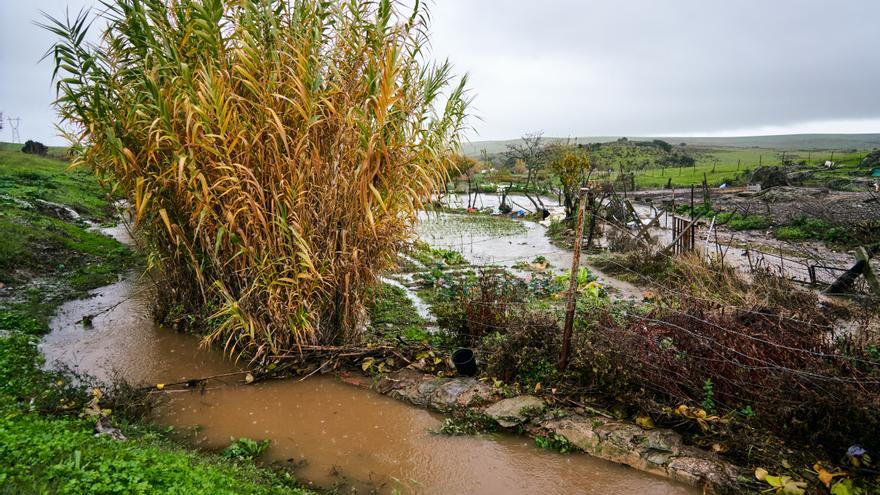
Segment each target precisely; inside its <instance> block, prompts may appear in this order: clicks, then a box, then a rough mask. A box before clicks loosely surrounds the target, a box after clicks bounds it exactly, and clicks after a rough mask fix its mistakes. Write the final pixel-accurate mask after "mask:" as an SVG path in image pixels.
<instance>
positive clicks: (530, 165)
mask: <svg viewBox="0 0 880 495" xmlns="http://www.w3.org/2000/svg"><path fill="white" fill-rule="evenodd" d="M520 141H521V143H516V144H508V145H507V151H506V152H505V154H506V155H507V156H508V157H509V158H512V159H514V160H522V162H523V163H524V164H525V166H526V170H527V174H526V183H525V186H523V194H525V196H526V197H527V198H528V199H529V201H531V202H532V205H533V206H534V207H535V211H536V212H539V213H540V212H544V211H546V210H547V208H545V207H544V202H543V201H541V195H540V194H535V195H534V197H532V194H530V191H531V187H532V185H534V186H535V188H537V185H538V170H539V169H540V168H541V167H542V166H543V165H544V162H545V161H546V158H547V156H546V155H547V143H545V142H544V131H537V132H529V133H526V134H523V136H522V138H521V139H520Z"/></svg>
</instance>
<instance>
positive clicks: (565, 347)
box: [559, 187, 587, 373]
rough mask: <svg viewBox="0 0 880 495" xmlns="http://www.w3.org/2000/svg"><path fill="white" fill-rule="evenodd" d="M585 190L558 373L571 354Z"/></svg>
mask: <svg viewBox="0 0 880 495" xmlns="http://www.w3.org/2000/svg"><path fill="white" fill-rule="evenodd" d="M586 192H587V189H586V188H584V187H582V188H581V190H580V193H579V194H578V198H579V205H578V214H577V225H576V226H575V229H574V232H575V234H574V253H572V259H571V278H570V280H569V281H568V303H567V304H566V307H565V326H564V327H563V330H562V356H560V358H559V372H560V373H562V372H564V371H565V368H567V367H568V355H569V353H570V352H571V331H572V327H573V326H574V311H575V307H576V303H577V289H578V280H577V279H578V270H579V269H580V264H581V239H582V238H583V236H584V210H586V208H587V201H586V197H585V196H586Z"/></svg>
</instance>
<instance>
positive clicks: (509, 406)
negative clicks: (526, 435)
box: [485, 395, 544, 428]
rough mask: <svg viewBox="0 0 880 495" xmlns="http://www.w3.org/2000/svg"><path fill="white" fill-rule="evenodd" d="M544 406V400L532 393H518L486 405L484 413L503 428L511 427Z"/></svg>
mask: <svg viewBox="0 0 880 495" xmlns="http://www.w3.org/2000/svg"><path fill="white" fill-rule="evenodd" d="M543 408H544V401H543V400H541V399H539V398H537V397H535V396H533V395H520V396H518V397H513V398H510V399H504V400H500V401H498V402H496V403H494V404H492V405H491V406H489V407H487V408H486V410H485V413H486V415H487V416H489V417H490V418H492V419H494V420H495V421H497V422H498V424H499V425H501V426H503V427H505V428H511V427H513V426H516V425H518V424H521V423H523V422H525V421H526V420H528V419H529V413H530V412H531V413H534V412H535V411H539V410H541V409H543Z"/></svg>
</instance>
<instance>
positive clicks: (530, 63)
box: [0, 0, 880, 143]
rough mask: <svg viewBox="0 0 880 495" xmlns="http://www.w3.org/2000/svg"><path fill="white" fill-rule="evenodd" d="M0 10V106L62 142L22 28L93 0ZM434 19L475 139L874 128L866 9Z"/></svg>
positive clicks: (677, 5) (689, 1) (488, 5)
mask: <svg viewBox="0 0 880 495" xmlns="http://www.w3.org/2000/svg"><path fill="white" fill-rule="evenodd" d="M0 2H2V6H0V110H2V111H4V112H5V113H6V114H7V115H12V116H21V117H22V119H23V122H22V138H24V139H27V138H28V137H34V138H37V139H42V140H44V141H45V142H53V143H57V142H60V140H59V139H58V138H54V137H53V135H54V131H53V129H52V124H53V122H54V119H55V117H54V113H53V112H52V110H51V108H50V102H51V99H52V97H53V90H52V88H51V86H50V83H49V78H50V75H51V64H49V63H43V64H37V60H38V59H39V58H40V56H41V55H42V54H43V52H44V51H45V49H46V48H47V46H48V45H49V43H50V42H51V39H50V37H49V36H48V35H47V34H46V33H44V32H43V31H42V30H40V29H39V28H37V27H36V26H34V25H33V24H32V21H33V20H37V19H39V17H40V15H39V10H41V9H42V10H45V11H48V12H50V13H53V14H55V15H62V14H63V12H64V9H65V6H66V5H67V4H70V7H69V8H70V10H71V11H74V12H75V11H77V10H78V9H79V8H80V7H81V6H83V5H91V4H93V3H94V2H93V1H92V0H69V1H66V0H37V1H30V2H18V1H12V0H0ZM432 19H433V29H432V30H433V32H434V37H433V43H432V47H433V54H434V55H435V56H436V57H437V58H445V57H449V58H450V59H451V60H452V61H453V63H455V65H456V67H457V68H458V69H459V70H460V71H468V72H470V74H471V87H472V89H473V91H474V93H475V95H476V99H475V107H476V111H477V113H478V114H479V115H480V117H482V121H476V122H474V124H475V127H476V128H477V130H478V131H479V134H480V137H481V138H486V139H500V138H510V137H514V136H516V135H518V134H520V133H522V132H523V131H527V130H532V129H544V130H545V131H546V132H547V133H548V134H550V135H598V134H604V135H621V134H622V135H640V134H641V135H650V134H655V135H670V134H678V133H688V134H700V133H718V132H722V131H726V130H735V129H761V128H765V127H772V128H774V129H786V128H792V129H797V128H798V126H800V125H805V124H807V123H816V122H819V123H820V124H817V125H825V127H822V129H823V130H824V131H826V132H835V131H838V130H842V129H843V127H840V126H839V125H838V124H836V123H835V122H836V121H838V120H841V121H843V120H845V121H857V122H861V121H860V120H859V119H865V120H864V123H862V124H857V125H856V128H858V129H859V130H862V131H864V132H872V131H873V132H877V131H880V127H871V126H880V98H878V97H877V96H876V91H877V88H878V87H880V49H878V47H880V30H878V29H877V27H876V25H877V19H880V2H878V1H876V0H838V1H831V0H828V1H820V0H763V1H759V0H736V1H732V0H668V1H660V0H601V1H600V0H590V1H574V0H545V1H543V2H534V1H512V0H511V1H489V0H434V4H433V8H432ZM825 122H827V124H821V123H825ZM859 125H861V127H859ZM866 126H867V127H866ZM846 130H852V129H850V128H846ZM8 139H9V133H8V130H4V131H3V132H2V133H0V140H8Z"/></svg>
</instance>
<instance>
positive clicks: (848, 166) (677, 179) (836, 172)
mask: <svg viewBox="0 0 880 495" xmlns="http://www.w3.org/2000/svg"><path fill="white" fill-rule="evenodd" d="M688 148H689V149H690V151H691V153H692V155H693V156H694V158H695V159H696V164H695V166H694V167H682V168H659V167H658V168H647V169H642V170H633V171H632V173H634V174H635V178H636V188H638V189H654V188H662V187H666V185H667V183H668V181H669V179H670V178H671V179H672V185H673V186H682V187H689V186H691V185H697V184H702V182H703V178H704V174H705V178H706V180H707V181H708V183H709V185H710V186H713V187H717V186H720V185H721V184H723V183H725V182H726V183H728V184H730V185H744V183H745V181H746V179H747V178H748V175H749V174H750V173H751V172H752V171H754V170H755V169H756V168H757V167H758V166H759V165H765V166H773V165H781V164H782V152H781V151H776V150H766V149H710V148H693V147H688ZM866 154H867V153H866V152H855V153H852V152H846V153H844V152H840V151H834V154H833V157H834V162H835V164H836V166H835V168H833V169H831V170H829V169H826V168H825V167H824V166H823V164H824V162H825V160H827V159H830V158H831V157H832V151H831V150H823V151H792V152H786V153H785V159H786V160H793V161H794V162H799V161H801V160H805V161H807V165H806V168H805V170H810V171H813V172H814V175H813V178H812V179H811V180H813V181H815V183H816V184H817V185H818V184H822V183H823V182H825V181H826V180H828V179H841V178H847V177H853V176H858V175H865V171H864V170H862V171H860V170H859V169H858V164H859V163H860V162H861V160H862V158H864V157H865V155H866ZM618 175H619V171H615V172H614V174H612V175H611V178H612V179H616V178H617V176H618ZM809 182H810V181H808V183H809Z"/></svg>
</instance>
